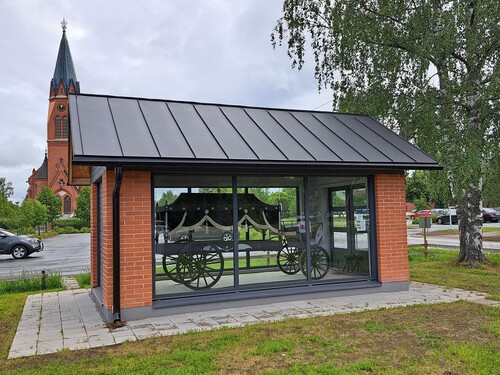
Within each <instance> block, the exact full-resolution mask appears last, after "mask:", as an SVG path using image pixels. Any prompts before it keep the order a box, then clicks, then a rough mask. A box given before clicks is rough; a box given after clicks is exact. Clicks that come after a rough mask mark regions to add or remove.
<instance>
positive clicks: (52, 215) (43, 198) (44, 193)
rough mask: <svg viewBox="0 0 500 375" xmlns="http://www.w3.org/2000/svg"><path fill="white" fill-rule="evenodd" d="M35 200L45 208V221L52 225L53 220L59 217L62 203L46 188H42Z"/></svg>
mask: <svg viewBox="0 0 500 375" xmlns="http://www.w3.org/2000/svg"><path fill="white" fill-rule="evenodd" d="M36 199H37V200H38V201H39V202H40V203H42V204H43V205H45V207H47V217H48V219H47V220H48V221H49V222H51V223H53V222H54V220H56V219H57V218H59V216H61V207H62V201H61V199H60V198H59V197H58V196H57V195H55V194H54V192H53V191H52V190H51V189H49V188H48V187H47V186H42V189H41V191H40V194H38V196H37V197H36Z"/></svg>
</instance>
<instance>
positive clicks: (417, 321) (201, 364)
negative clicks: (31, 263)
mask: <svg viewBox="0 0 500 375" xmlns="http://www.w3.org/2000/svg"><path fill="white" fill-rule="evenodd" d="M409 254H410V255H409V258H410V272H411V279H412V280H415V281H422V282H430V283H435V284H440V285H445V286H448V287H458V288H463V289H472V290H478V291H483V292H486V293H489V294H490V295H492V297H494V298H498V297H499V296H498V293H499V292H498V291H499V290H500V284H499V283H500V280H499V279H500V277H499V271H500V254H494V255H488V259H489V260H490V262H491V264H490V265H488V266H484V267H480V268H477V269H469V268H463V267H457V266H455V264H454V260H455V259H456V257H457V252H455V251H444V250H443V251H439V250H438V251H434V250H433V251H432V252H431V253H430V254H429V256H428V258H427V259H426V258H425V257H424V255H423V254H422V249H418V248H414V249H410V251H409ZM25 298H26V293H10V294H3V295H0V373H13V374H14V373H15V374H30V373H46V374H72V373H74V374H80V373H111V374H121V373H127V374H128V373H165V374H205V373H207V374H235V373H237V374H240V373H252V374H254V373H255V374H287V375H288V374H368V373H370V374H495V373H498V369H500V309H499V308H495V307H489V306H484V305H479V304H474V303H468V302H461V301H459V302H455V303H451V304H435V305H419V306H410V307H402V308H395V309H382V310H376V311H365V312H359V313H351V314H343V315H334V316H327V317H315V318H307V319H287V320H285V321H280V322H274V323H262V324H258V325H252V326H247V327H243V328H234V329H222V330H217V331H210V332H192V333H188V334H186V335H179V336H171V337H160V338H153V339H148V340H143V341H139V342H129V343H124V344H121V345H116V346H111V347H103V348H96V349H91V350H79V351H62V352H59V353H56V354H50V355H44V356H37V357H28V358H19V359H13V360H6V359H5V358H6V357H7V354H8V349H9V346H10V343H11V342H12V339H13V337H14V333H15V330H16V326H17V323H18V321H19V319H20V316H21V312H22V308H23V305H24V301H25Z"/></svg>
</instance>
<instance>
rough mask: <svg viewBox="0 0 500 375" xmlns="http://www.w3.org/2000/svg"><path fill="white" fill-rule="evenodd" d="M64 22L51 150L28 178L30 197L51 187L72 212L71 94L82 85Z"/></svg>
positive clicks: (50, 121)
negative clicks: (70, 177) (69, 99)
mask: <svg viewBox="0 0 500 375" xmlns="http://www.w3.org/2000/svg"><path fill="white" fill-rule="evenodd" d="M61 25H62V38H61V44H60V45H59V53H58V55H57V61H56V67H55V70H54V76H53V78H52V80H51V81H50V93H49V111H48V117H47V149H46V152H45V158H44V159H43V162H42V164H41V165H40V167H39V168H38V169H33V172H32V174H31V176H30V177H29V178H28V184H29V187H28V198H30V199H34V198H36V197H37V196H38V194H39V193H40V191H41V188H42V186H48V187H49V188H50V189H51V190H52V191H53V192H54V193H55V194H56V195H57V196H58V197H59V198H60V199H61V200H62V202H63V204H62V212H61V213H62V214H64V215H71V214H72V213H73V212H74V211H75V208H76V198H77V197H78V194H79V188H78V187H77V186H69V185H68V134H69V121H68V94H69V93H79V92H80V84H79V82H78V80H77V78H76V72H75V67H74V65H73V59H72V58H71V52H70V49H69V44H68V39H67V38H66V25H67V23H66V21H64V20H63V22H62V23H61Z"/></svg>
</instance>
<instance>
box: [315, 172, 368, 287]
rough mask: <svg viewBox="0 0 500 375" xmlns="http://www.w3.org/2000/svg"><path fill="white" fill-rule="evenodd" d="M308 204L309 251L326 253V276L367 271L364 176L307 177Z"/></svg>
mask: <svg viewBox="0 0 500 375" xmlns="http://www.w3.org/2000/svg"><path fill="white" fill-rule="evenodd" d="M309 207H310V218H311V251H314V249H316V250H317V251H320V252H323V250H324V251H326V253H327V254H328V257H329V263H330V270H329V272H328V274H327V277H326V279H342V278H346V277H355V276H369V275H371V267H370V241H369V239H370V211H369V206H368V187H367V178H365V177H352V178H342V177H311V178H309ZM313 263H314V262H313ZM313 266H314V264H313Z"/></svg>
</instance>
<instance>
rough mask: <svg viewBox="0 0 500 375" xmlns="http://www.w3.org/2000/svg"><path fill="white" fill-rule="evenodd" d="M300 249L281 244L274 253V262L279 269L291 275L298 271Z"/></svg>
mask: <svg viewBox="0 0 500 375" xmlns="http://www.w3.org/2000/svg"><path fill="white" fill-rule="evenodd" d="M301 254H302V249H300V248H298V247H295V246H283V248H282V249H281V250H280V251H278V254H277V255H276V263H278V267H279V269H280V270H281V271H282V272H284V273H286V274H288V275H293V274H296V273H297V272H299V271H300V255H301Z"/></svg>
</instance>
